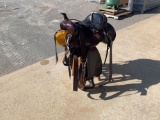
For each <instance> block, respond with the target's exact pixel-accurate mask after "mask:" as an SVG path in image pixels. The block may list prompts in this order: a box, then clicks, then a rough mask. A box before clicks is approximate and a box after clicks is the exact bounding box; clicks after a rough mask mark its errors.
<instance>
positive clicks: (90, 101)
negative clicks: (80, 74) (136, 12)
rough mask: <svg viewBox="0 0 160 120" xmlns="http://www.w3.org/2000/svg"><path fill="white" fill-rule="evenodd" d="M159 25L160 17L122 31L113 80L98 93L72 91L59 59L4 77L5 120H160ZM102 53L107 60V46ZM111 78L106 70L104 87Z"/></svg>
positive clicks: (1, 114)
mask: <svg viewBox="0 0 160 120" xmlns="http://www.w3.org/2000/svg"><path fill="white" fill-rule="evenodd" d="M159 21H160V14H158V15H155V16H153V17H151V18H148V19H145V20H143V21H141V22H138V23H135V24H133V25H131V26H128V27H126V28H123V29H121V30H118V31H117V38H116V40H115V41H114V43H113V80H112V82H111V83H108V84H106V85H103V86H99V87H96V89H95V90H93V91H89V92H84V91H81V90H78V92H74V91H72V80H71V79H69V77H68V71H67V67H65V66H63V64H62V62H61V61H59V62H58V63H57V64H55V63H56V62H55V57H54V56H53V57H51V58H48V59H45V60H43V61H40V62H38V63H35V64H33V65H31V66H28V67H25V68H23V69H20V70H18V71H15V72H13V73H10V74H8V75H5V76H2V77H0V88H1V89H0V106H1V107H0V120H159V119H160V108H159V107H158V106H159V104H160V92H159V91H160V41H159V38H160V34H159V30H160V25H159ZM97 47H98V49H99V51H100V54H101V56H102V59H103V60H104V57H105V50H106V46H105V45H104V44H102V43H101V44H99V45H98V46H97ZM59 56H61V55H59ZM107 63H108V61H107ZM107 75H108V68H107V65H103V72H102V76H101V78H102V79H103V81H100V82H99V84H104V83H105V80H106V79H108V78H107ZM97 84H98V83H97Z"/></svg>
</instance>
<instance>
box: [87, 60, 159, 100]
mask: <svg viewBox="0 0 160 120" xmlns="http://www.w3.org/2000/svg"><path fill="white" fill-rule="evenodd" d="M107 68H108V66H107V65H103V72H102V74H103V75H104V76H105V80H103V81H102V82H100V83H98V84H97V87H96V88H95V89H94V90H90V91H86V92H88V94H87V96H88V97H89V98H91V99H95V98H93V97H92V96H93V95H94V94H100V96H99V99H102V100H109V99H113V98H116V97H120V96H122V94H123V93H125V92H129V91H133V92H134V94H136V93H140V95H147V91H148V90H149V87H151V86H152V85H156V84H158V83H159V82H160V61H156V60H150V59H138V60H133V61H128V62H126V63H122V64H114V65H113V78H112V81H111V82H110V83H107V80H108V69H107ZM119 76H120V77H119ZM128 81H129V83H128ZM135 81H136V82H135ZM137 81H138V82H137ZM117 83H118V84H117ZM121 83H123V84H121ZM124 83H126V84H124ZM110 84H113V85H111V86H110ZM111 92H113V93H115V94H113V95H111V96H107V94H108V93H111ZM133 92H132V93H133ZM129 95H132V94H129ZM95 100H96V99H95Z"/></svg>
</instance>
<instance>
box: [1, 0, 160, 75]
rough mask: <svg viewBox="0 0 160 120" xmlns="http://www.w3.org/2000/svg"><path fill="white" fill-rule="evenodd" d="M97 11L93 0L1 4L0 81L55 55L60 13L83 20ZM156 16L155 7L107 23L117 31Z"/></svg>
mask: <svg viewBox="0 0 160 120" xmlns="http://www.w3.org/2000/svg"><path fill="white" fill-rule="evenodd" d="M99 8H104V4H99V3H97V2H95V1H94V0H75V1H73V0H0V55H1V56H0V77H1V76H3V75H6V74H9V73H12V72H14V71H16V70H18V69H22V68H24V67H26V66H28V65H31V64H34V63H36V62H38V61H41V60H43V59H46V58H49V57H52V56H54V55H55V51H54V41H53V35H54V33H55V32H56V31H57V30H59V23H60V22H61V21H62V15H60V12H66V13H67V15H68V17H69V18H75V19H78V20H84V19H85V17H86V16H88V14H90V13H91V12H92V11H97V10H98V9H99ZM159 13H160V7H157V8H155V9H152V10H149V11H146V12H145V13H144V14H137V13H135V14H134V15H132V16H131V15H129V16H128V17H127V16H125V17H122V19H121V20H114V19H112V18H108V22H109V23H110V24H112V25H113V26H114V28H115V29H116V30H119V29H122V28H124V27H127V26H130V25H132V24H134V23H136V22H139V21H141V20H144V19H147V18H149V17H152V16H154V15H156V14H159ZM62 50H63V49H61V47H59V48H58V52H59V53H60V52H62Z"/></svg>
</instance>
